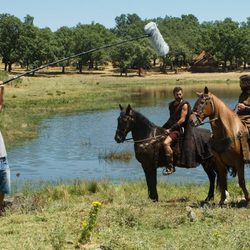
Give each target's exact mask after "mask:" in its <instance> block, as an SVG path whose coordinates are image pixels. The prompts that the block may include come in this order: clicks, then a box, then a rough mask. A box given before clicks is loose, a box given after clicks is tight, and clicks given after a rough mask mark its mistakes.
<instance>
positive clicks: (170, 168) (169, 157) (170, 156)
mask: <svg viewBox="0 0 250 250" xmlns="http://www.w3.org/2000/svg"><path fill="white" fill-rule="evenodd" d="M166 158H167V165H166V168H165V169H164V170H163V171H162V174H163V175H171V174H172V173H174V172H175V167H174V163H173V154H167V155H166Z"/></svg>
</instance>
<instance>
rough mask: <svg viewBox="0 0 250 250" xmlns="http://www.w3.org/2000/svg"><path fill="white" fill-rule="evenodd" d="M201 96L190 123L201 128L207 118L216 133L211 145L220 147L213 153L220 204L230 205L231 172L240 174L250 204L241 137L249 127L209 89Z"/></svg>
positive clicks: (239, 177)
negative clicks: (228, 191) (227, 196)
mask: <svg viewBox="0 0 250 250" xmlns="http://www.w3.org/2000/svg"><path fill="white" fill-rule="evenodd" d="M197 94H198V93H197ZM198 96H199V98H198V100H197V101H196V102H195V104H194V107H193V110H192V113H191V115H190V123H191V125H193V126H199V125H200V124H201V123H202V122H203V120H204V119H205V118H206V117H209V119H210V124H211V128H212V134H213V137H212V140H211V142H212V143H213V144H214V145H216V144H217V147H214V148H213V149H214V152H213V153H214V156H215V158H216V165H217V168H218V169H217V171H218V176H219V181H220V183H219V184H220V189H221V190H220V191H221V199H220V204H221V205H223V204H224V203H225V202H226V190H227V170H228V169H231V170H232V171H233V175H234V176H235V175H236V174H238V182H239V186H240V187H241V189H242V190H243V193H244V196H245V199H246V202H247V204H249V200H250V196H249V193H248V191H247V188H246V183H245V173H244V160H243V154H242V145H241V141H240V138H241V136H242V135H243V134H244V133H245V131H246V130H245V126H244V125H243V123H242V122H241V120H240V119H239V117H238V115H237V114H236V113H235V112H234V111H233V110H231V109H230V108H229V107H228V106H227V105H226V104H225V103H224V102H223V101H221V100H220V99H219V98H218V97H216V96H215V95H213V94H212V93H210V92H209V90H208V88H207V87H205V88H204V92H203V93H199V94H198ZM218 146H219V147H218ZM223 147H224V149H223ZM216 148H217V149H216Z"/></svg>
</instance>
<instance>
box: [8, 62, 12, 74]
mask: <svg viewBox="0 0 250 250" xmlns="http://www.w3.org/2000/svg"><path fill="white" fill-rule="evenodd" d="M11 70H12V63H8V72H11Z"/></svg>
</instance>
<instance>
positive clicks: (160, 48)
mask: <svg viewBox="0 0 250 250" xmlns="http://www.w3.org/2000/svg"><path fill="white" fill-rule="evenodd" d="M144 31H145V33H146V35H143V36H140V37H133V38H130V39H127V40H123V41H121V42H118V43H113V44H109V45H104V46H101V47H99V48H95V49H90V50H88V51H83V52H81V53H78V54H75V55H72V56H68V57H65V58H62V59H59V60H57V61H54V62H51V63H48V64H45V65H41V66H40V67H37V68H35V69H32V70H30V71H26V72H24V73H22V74H20V75H16V76H14V77H13V78H10V79H8V80H5V81H3V83H2V84H6V83H9V82H11V81H13V80H16V79H18V78H20V77H22V76H25V75H29V74H31V73H33V72H36V71H38V70H41V69H43V68H46V67H48V66H52V65H55V64H57V63H60V62H63V61H66V60H69V59H72V58H75V57H79V56H82V55H86V54H89V53H92V52H95V51H97V50H101V49H106V48H110V47H114V46H119V45H121V44H124V43H128V42H131V41H135V40H139V39H142V38H146V37H148V38H149V39H150V42H151V44H152V46H153V48H154V49H155V50H156V52H157V54H158V55H159V56H166V55H167V54H168V52H169V46H168V44H167V43H166V42H165V41H164V39H163V37H162V35H161V33H160V31H159V29H158V28H157V25H156V23H154V22H150V23H148V24H146V25H145V27H144Z"/></svg>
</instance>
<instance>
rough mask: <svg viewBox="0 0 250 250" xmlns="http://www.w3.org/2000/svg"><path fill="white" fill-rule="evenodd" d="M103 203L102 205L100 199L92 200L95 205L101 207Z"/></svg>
mask: <svg viewBox="0 0 250 250" xmlns="http://www.w3.org/2000/svg"><path fill="white" fill-rule="evenodd" d="M101 205H102V203H101V202H100V201H93V202H92V206H93V207H100V206H101Z"/></svg>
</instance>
